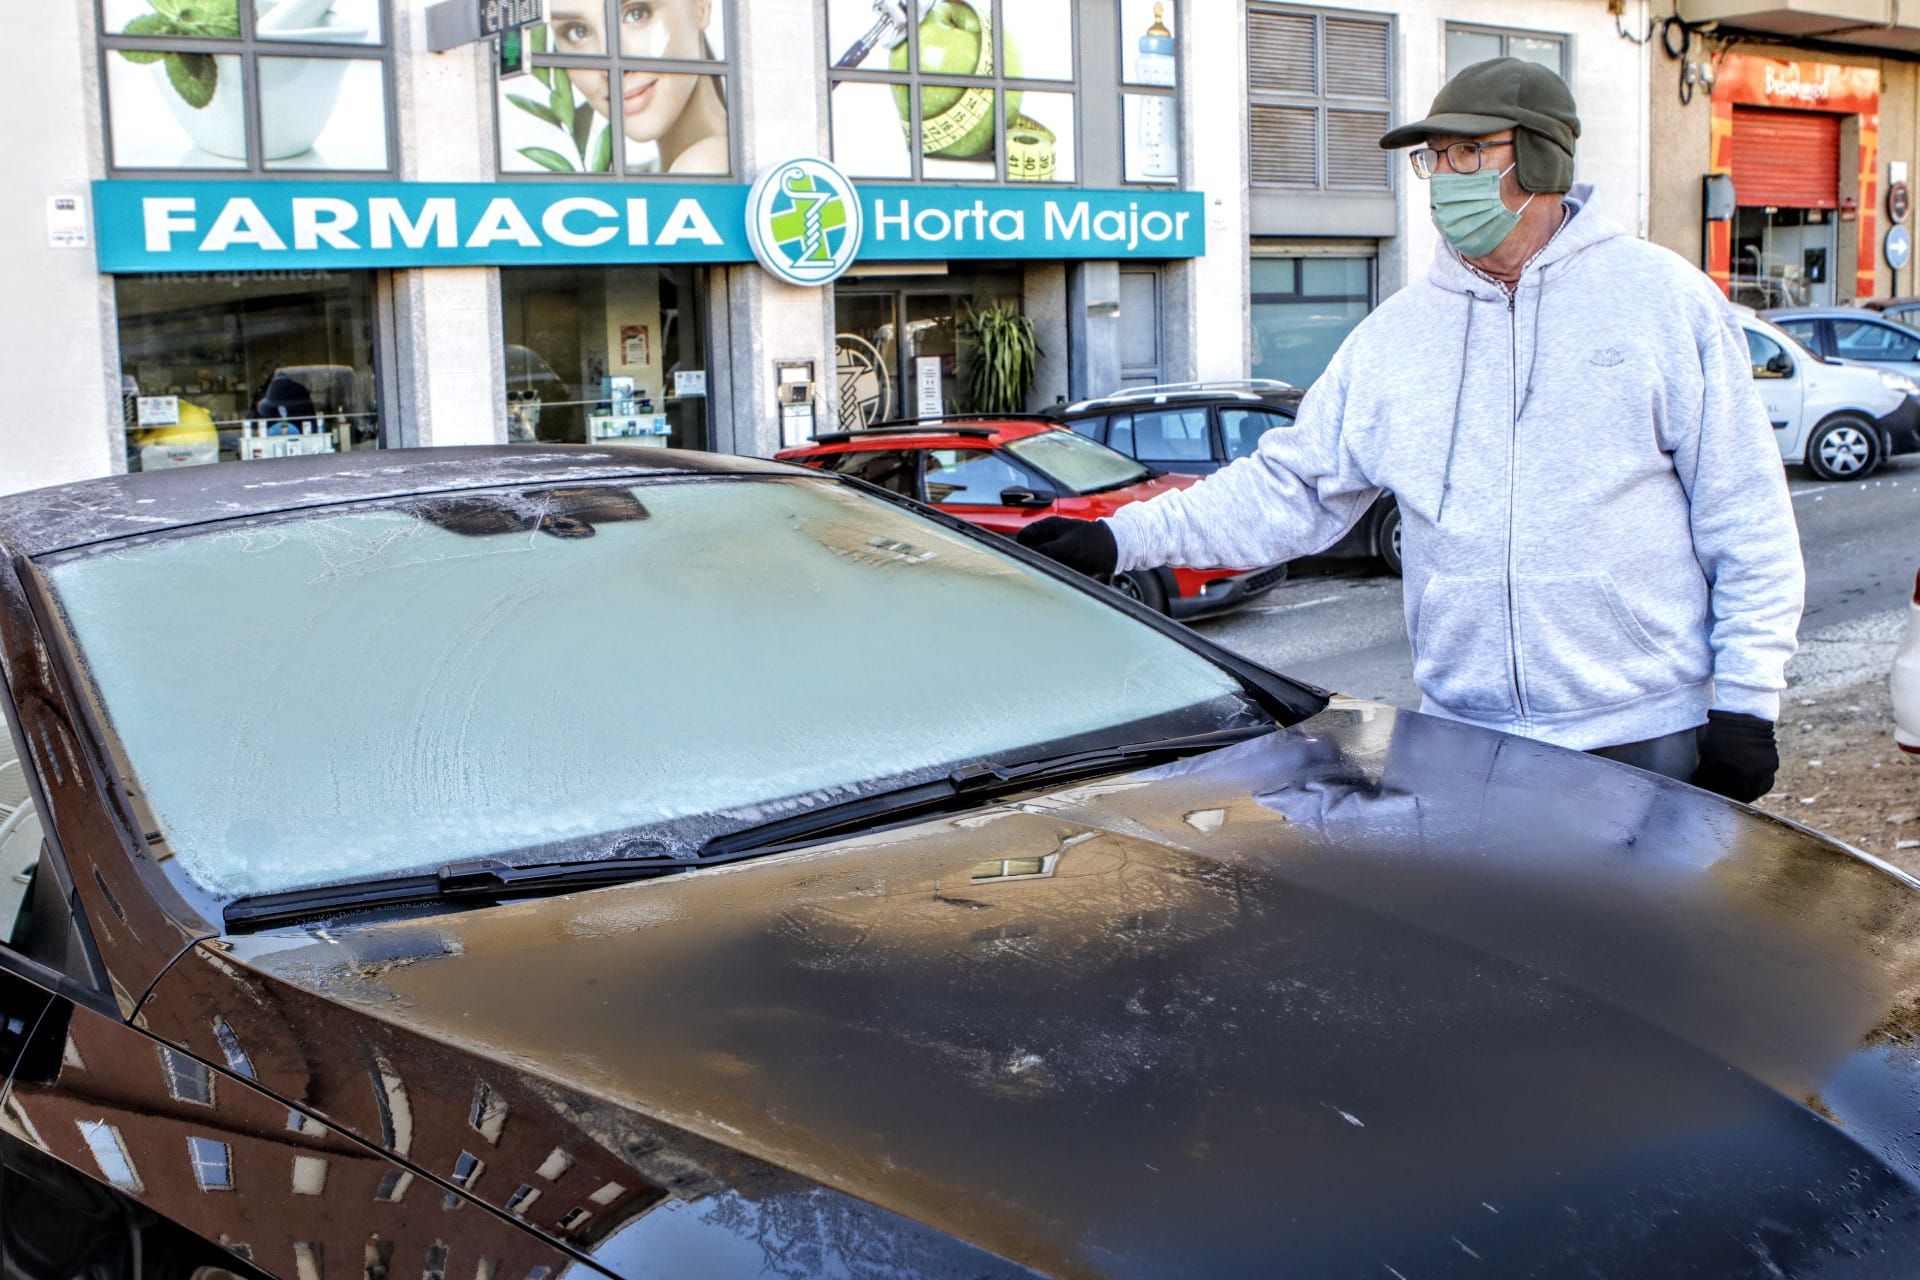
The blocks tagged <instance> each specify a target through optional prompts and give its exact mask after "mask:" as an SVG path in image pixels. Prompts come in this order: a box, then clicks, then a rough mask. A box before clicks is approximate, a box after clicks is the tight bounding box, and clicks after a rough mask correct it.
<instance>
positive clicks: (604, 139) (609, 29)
mask: <svg viewBox="0 0 1920 1280" xmlns="http://www.w3.org/2000/svg"><path fill="white" fill-rule="evenodd" d="M725 9H726V5H725V2H724V0H549V4H548V6H547V19H548V21H547V25H546V26H545V27H544V28H540V29H537V30H536V32H535V34H534V42H535V43H534V50H535V53H534V59H535V63H536V65H535V67H534V69H533V71H532V72H531V73H530V74H529V75H526V76H520V77H513V78H509V79H505V80H502V81H501V83H500V167H501V168H502V169H503V170H505V171H507V172H509V173H539V172H549V173H611V172H613V171H614V169H615V156H616V149H617V154H618V156H619V159H620V162H621V165H622V166H623V167H624V170H625V172H627V173H630V174H633V173H637V174H646V173H674V174H724V173H728V172H730V171H731V167H732V166H731V163H730V157H729V155H728V146H727V138H728V132H727V98H726V81H725V78H724V76H722V75H720V74H705V73H702V72H701V71H700V70H699V68H700V66H701V64H702V63H716V62H718V61H719V60H720V59H723V58H724V57H725V56H726V36H727V32H726V22H725ZM543 54H546V55H557V56H559V57H565V58H568V59H572V58H590V59H594V60H596V61H597V62H599V63H601V65H602V66H603V67H605V68H606V69H600V68H597V67H594V66H590V65H586V66H583V65H579V64H573V65H554V64H553V63H551V62H547V63H546V65H540V64H542V63H543V62H545V61H546V60H545V59H544V58H543V57H542V55H543ZM616 58H617V59H619V60H620V62H619V69H618V71H617V72H615V71H614V70H613V66H614V59H616ZM640 59H647V60H657V61H671V62H674V63H679V64H684V65H685V66H686V67H687V68H688V69H687V70H685V71H682V70H679V69H677V68H669V67H635V66H631V65H629V64H630V63H632V62H634V61H637V60H640ZM715 71H716V72H717V71H718V68H717V67H716V68H715ZM616 74H617V75H618V81H619V83H618V93H617V94H616V93H615V91H614V79H615V75H616Z"/></svg>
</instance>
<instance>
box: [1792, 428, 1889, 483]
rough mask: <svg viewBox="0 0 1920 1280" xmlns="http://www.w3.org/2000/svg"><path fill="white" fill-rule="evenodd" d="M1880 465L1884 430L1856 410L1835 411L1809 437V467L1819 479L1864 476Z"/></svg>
mask: <svg viewBox="0 0 1920 1280" xmlns="http://www.w3.org/2000/svg"><path fill="white" fill-rule="evenodd" d="M1879 466H1880V433H1879V432H1878V431H1875V430H1874V429H1873V424H1872V423H1870V422H1868V421H1867V420H1866V419H1865V418H1862V417H1859V416H1858V415H1856V414H1851V413H1840V414H1835V415H1834V416H1833V417H1831V418H1828V419H1827V420H1826V421H1825V422H1823V423H1821V424H1820V425H1819V426H1818V427H1816V428H1814V432H1813V436H1812V437H1811V438H1810V439H1809V440H1808V441H1807V470H1808V471H1810V472H1812V473H1813V475H1814V476H1815V478H1817V479H1820V480H1863V479H1865V478H1866V477H1868V476H1870V475H1872V474H1873V473H1874V471H1875V470H1877V469H1878V468H1879Z"/></svg>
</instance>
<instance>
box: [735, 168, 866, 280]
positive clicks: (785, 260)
mask: <svg viewBox="0 0 1920 1280" xmlns="http://www.w3.org/2000/svg"><path fill="white" fill-rule="evenodd" d="M747 241H748V243H749V244H751V245H752V246H753V256H754V257H755V258H757V259H759V261H760V265H761V266H763V267H765V268H766V269H767V270H768V271H770V272H772V273H773V274H774V275H776V276H778V277H780V278H781V279H782V280H785V281H786V282H787V283H789V284H802V285H819V284H826V283H827V282H828V281H830V280H834V279H836V278H838V277H839V276H840V274H841V273H842V272H844V271H845V270H846V269H847V268H848V267H850V266H852V265H853V258H854V255H855V254H856V253H858V252H859V249H860V197H859V195H858V194H857V193H856V192H855V191H854V189H853V183H851V182H849V181H848V180H847V177H846V175H845V174H843V173H841V172H840V171H839V170H838V169H836V168H834V167H833V166H832V165H831V164H828V163H827V162H826V161H825V160H817V159H813V158H811V157H806V158H802V159H797V160H788V161H785V162H783V163H781V164H777V165H775V166H774V167H773V168H771V169H768V170H767V171H766V172H765V173H762V174H761V175H760V177H759V179H758V180H757V181H756V182H755V183H754V184H753V190H752V191H750V192H749V193H748V195H747Z"/></svg>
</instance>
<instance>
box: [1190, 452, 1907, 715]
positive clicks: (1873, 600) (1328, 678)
mask: <svg viewBox="0 0 1920 1280" xmlns="http://www.w3.org/2000/svg"><path fill="white" fill-rule="evenodd" d="M1787 481H1788V488H1789V489H1790V490H1791V491H1792V494H1793V510H1794V514H1795V516H1797V517H1798V519H1799V522H1800V545H1801V549H1802V551H1803V552H1804V553H1805V555H1806V560H1807V608H1806V613H1805V614H1804V615H1803V616H1802V619H1801V623H1800V637H1801V646H1802V647H1801V652H1800V654H1799V655H1798V656H1796V658H1795V659H1794V662H1793V665H1792V666H1790V667H1789V668H1788V674H1789V676H1790V677H1791V678H1792V679H1793V682H1794V684H1795V685H1796V686H1799V687H1803V688H1807V689H1814V688H1820V687H1831V686H1835V685H1839V684H1845V683H1849V682H1851V681H1853V680H1856V679H1860V678H1862V677H1868V678H1884V676H1885V672H1886V662H1887V660H1888V656H1889V655H1890V654H1891V646H1892V644H1893V643H1894V641H1895V640H1896V639H1897V637H1898V635H1899V628H1900V627H1901V626H1903V625H1904V623H1905V618H1906V608H1907V601H1908V599H1909V597H1910V596H1911V593H1912V591H1913V575H1914V573H1915V571H1916V570H1920V456H1908V457H1904V458H1896V459H1894V460H1893V461H1892V462H1891V463H1889V464H1888V465H1887V466H1886V467H1884V468H1882V469H1881V471H1880V473H1879V474H1878V475H1876V476H1874V477H1873V478H1872V479H1870V480H1863V481H1859V482H1857V483H1852V484H1823V483H1821V482H1820V481H1818V480H1814V479H1812V478H1811V477H1809V476H1808V475H1807V474H1806V473H1805V472H1803V471H1800V470H1798V469H1797V468H1796V469H1789V471H1788V473H1787ZM1194 625H1195V627H1196V629H1198V630H1199V631H1201V632H1203V633H1204V634H1206V635H1207V636H1208V637H1210V638H1211V639H1213V640H1214V641H1216V642H1218V643H1220V644H1224V645H1227V646H1228V647H1230V648H1233V649H1237V650H1239V651H1240V652H1241V653H1244V654H1246V655H1247V656H1248V657H1250V658H1253V659H1255V660H1256V661H1259V662H1261V663H1264V664H1266V665H1267V666H1270V667H1273V668H1274V669H1275V670H1278V671H1284V672H1286V673H1287V674H1288V675H1292V676H1298V677H1299V678H1301V679H1303V680H1310V681H1312V682H1313V683H1314V684H1318V685H1323V686H1325V687H1327V688H1329V689H1336V690H1339V691H1340V692H1342V693H1351V694H1357V695H1359V696H1361V697H1367V698H1374V699H1378V700H1379V701H1382V702H1391V703H1394V704H1396V705H1398V706H1403V707H1414V706H1418V705H1419V703H1420V695H1419V692H1418V691H1417V690H1416V689H1415V688H1414V686H1413V674H1412V658H1411V655H1410V653H1409V652H1408V649H1407V631H1406V622H1405V618H1404V616H1403V614H1402V612H1401V601H1400V580H1399V579H1398V578H1393V577H1388V576H1386V575H1385V574H1384V573H1383V572H1381V571H1380V569H1379V568H1378V567H1377V566H1375V565H1374V564H1373V563H1372V562H1370V561H1303V562H1301V563H1300V564H1297V565H1296V566H1295V570H1294V573H1293V575H1292V576H1291V577H1290V578H1289V580H1288V581H1286V582H1284V583H1282V584H1281V585H1280V586H1278V587H1276V588H1275V589H1274V590H1273V591H1271V592H1269V593H1268V594H1267V595H1265V596H1263V597H1261V599H1260V600H1259V602H1258V603H1256V604H1254V605H1252V606H1250V607H1248V608H1245V609H1242V610H1240V611H1239V612H1237V613H1233V614H1229V615H1227V616H1225V617H1221V618H1213V619H1207V620H1204V621H1201V622H1197V623H1195V624H1194ZM1876 664H1877V666H1876Z"/></svg>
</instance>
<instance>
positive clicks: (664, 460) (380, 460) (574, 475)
mask: <svg viewBox="0 0 1920 1280" xmlns="http://www.w3.org/2000/svg"><path fill="white" fill-rule="evenodd" d="M738 474H753V475H761V474H767V475H795V474H804V473H802V472H800V471H799V470H798V469H797V468H793V467H789V466H785V465H783V464H781V463H777V462H770V461H767V460H766V459H762V458H741V457H732V456H728V455H722V454H712V453H698V452H695V451H693V450H688V449H643V448H633V447H628V446H610V445H489V446H445V447H440V448H431V449H377V450H369V451H366V452H362V453H351V454H338V453H326V454H315V455H311V456H308V457H303V458H268V459H260V460H258V461H253V462H247V463H239V464H229V465H226V466H205V467H178V468H169V469H167V470H164V471H143V472H138V473H135V474H132V475H120V476H105V477H102V478H100V479H97V480H81V481H77V482H75V483H72V484H63V485H54V486H52V487H51V488H46V489H30V490H28V491H26V492H24V493H16V494H12V495H10V496H7V497H0V558H10V557H12V556H15V555H28V556H33V555H43V554H45V553H47V552H50V551H59V550H63V549H66V548H69V547H77V546H85V545H87V544H89V543H94V542H101V541H106V540H109V539H113V538H125V537H131V536H133V535H135V534H142V533H158V532H162V531H165V530H168V529H178V528H183V527H185V526H188V525H195V524H204V523H206V522H208V521H213V520H226V519H232V518H234V517H241V516H257V515H271V514H275V513H278V512H283V511H298V510H303V509H307V508H313V507H325V506H332V505H335V504H337V503H342V502H357V501H364V500H368V499H377V498H393V497H404V496H406V495H408V494H414V493H443V492H447V491H450V490H462V489H483V488H490V487H494V486H498V485H514V484H554V483H562V484H564V483H570V482H576V481H585V480H597V479H605V478H609V477H616V476H617V477H641V478H647V477H665V476H675V475H738Z"/></svg>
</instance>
